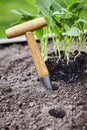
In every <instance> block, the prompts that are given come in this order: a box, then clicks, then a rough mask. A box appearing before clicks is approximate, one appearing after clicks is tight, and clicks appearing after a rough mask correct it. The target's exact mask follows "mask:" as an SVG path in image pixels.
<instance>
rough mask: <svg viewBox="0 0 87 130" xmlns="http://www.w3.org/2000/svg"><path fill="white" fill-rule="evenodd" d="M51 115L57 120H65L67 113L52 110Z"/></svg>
mask: <svg viewBox="0 0 87 130" xmlns="http://www.w3.org/2000/svg"><path fill="white" fill-rule="evenodd" d="M49 114H50V115H51V116H54V117H56V118H64V116H65V115H66V112H65V111H64V110H58V109H51V110H49Z"/></svg>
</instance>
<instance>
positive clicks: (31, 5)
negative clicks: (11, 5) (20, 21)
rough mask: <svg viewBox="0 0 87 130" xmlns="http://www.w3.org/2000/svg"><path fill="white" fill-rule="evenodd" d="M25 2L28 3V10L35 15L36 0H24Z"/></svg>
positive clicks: (36, 10)
mask: <svg viewBox="0 0 87 130" xmlns="http://www.w3.org/2000/svg"><path fill="white" fill-rule="evenodd" d="M26 2H27V3H28V5H29V7H28V11H29V12H30V13H32V14H34V15H36V14H37V13H38V9H37V7H36V5H35V3H36V0H26Z"/></svg>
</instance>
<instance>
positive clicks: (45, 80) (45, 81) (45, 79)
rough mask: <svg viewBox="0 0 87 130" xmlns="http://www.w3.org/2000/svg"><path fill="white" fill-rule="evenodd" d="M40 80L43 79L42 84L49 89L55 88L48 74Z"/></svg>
mask: <svg viewBox="0 0 87 130" xmlns="http://www.w3.org/2000/svg"><path fill="white" fill-rule="evenodd" d="M40 80H41V82H42V84H43V85H44V87H45V88H46V89H48V90H53V88H52V84H51V81H50V78H49V76H48V75H47V76H45V77H43V78H41V79H40Z"/></svg>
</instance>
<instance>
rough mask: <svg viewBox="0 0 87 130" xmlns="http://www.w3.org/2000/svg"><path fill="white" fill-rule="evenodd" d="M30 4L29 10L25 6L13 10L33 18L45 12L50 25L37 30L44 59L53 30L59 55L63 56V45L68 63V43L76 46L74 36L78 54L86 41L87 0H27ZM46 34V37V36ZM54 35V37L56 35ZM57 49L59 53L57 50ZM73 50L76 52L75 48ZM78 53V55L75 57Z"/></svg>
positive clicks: (23, 18)
mask: <svg viewBox="0 0 87 130" xmlns="http://www.w3.org/2000/svg"><path fill="white" fill-rule="evenodd" d="M26 2H27V3H28V5H29V12H27V11H24V10H22V9H21V10H19V11H17V10H13V12H14V13H16V14H18V15H20V16H21V19H20V20H19V21H18V22H21V20H25V21H26V20H27V19H33V18H37V17H41V16H44V17H45V18H46V20H47V22H48V26H47V27H45V28H43V29H40V30H38V31H36V32H35V35H36V36H37V38H38V39H39V40H40V41H41V50H42V55H43V57H44V60H46V59H47V58H48V52H47V36H48V34H49V33H50V34H52V38H53V44H54V49H55V54H56V57H58V58H59V59H60V58H61V55H60V49H61V44H63V46H62V49H64V51H65V57H66V59H67V64H68V63H69V46H70V45H72V48H74V47H73V46H74V45H73V41H74V39H76V40H77V44H78V54H77V56H76V57H78V55H79V54H80V51H81V49H82V47H83V45H84V44H85V41H86V37H85V35H86V32H85V35H84V30H86V29H87V15H85V14H86V13H85V12H86V11H87V0H72V1H71V0H61V1H60V0H33V1H31V0H26ZM44 35H45V36H46V37H44ZM54 36H55V37H54ZM57 52H58V53H57ZM72 53H73V52H72ZM76 57H75V58H76Z"/></svg>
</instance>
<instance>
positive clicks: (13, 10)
mask: <svg viewBox="0 0 87 130" xmlns="http://www.w3.org/2000/svg"><path fill="white" fill-rule="evenodd" d="M11 12H12V13H14V14H17V15H19V16H21V12H20V11H18V10H16V9H12V10H11Z"/></svg>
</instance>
